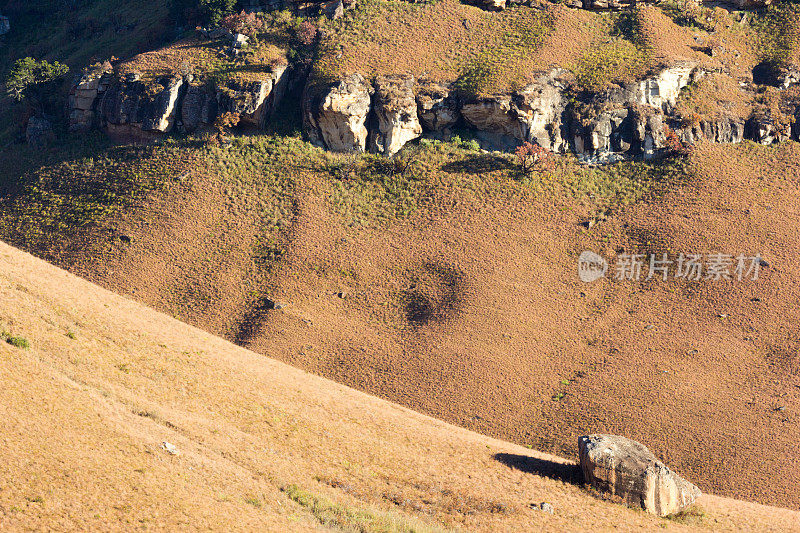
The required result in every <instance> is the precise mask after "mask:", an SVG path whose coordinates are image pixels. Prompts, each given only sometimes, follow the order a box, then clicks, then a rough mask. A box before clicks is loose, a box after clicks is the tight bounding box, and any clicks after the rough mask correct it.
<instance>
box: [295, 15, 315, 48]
mask: <svg viewBox="0 0 800 533" xmlns="http://www.w3.org/2000/svg"><path fill="white" fill-rule="evenodd" d="M316 38H317V27H316V26H314V24H312V23H311V22H310V21H308V20H304V21H303V22H301V23H300V25H299V26H298V27H297V39H298V40H299V41H300V42H301V43H303V44H304V45H306V46H308V45H310V44H312V43H313V42H314V41H315V40H316Z"/></svg>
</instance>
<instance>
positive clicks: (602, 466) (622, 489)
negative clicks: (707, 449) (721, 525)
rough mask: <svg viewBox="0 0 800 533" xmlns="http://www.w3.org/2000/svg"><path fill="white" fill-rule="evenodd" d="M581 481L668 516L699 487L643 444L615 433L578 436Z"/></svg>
mask: <svg viewBox="0 0 800 533" xmlns="http://www.w3.org/2000/svg"><path fill="white" fill-rule="evenodd" d="M578 450H579V457H580V464H581V469H582V470H583V475H584V480H585V482H586V483H588V484H590V485H591V486H592V487H594V488H596V489H598V490H601V491H604V492H609V493H611V494H613V495H616V496H619V497H621V498H622V499H623V500H624V501H625V502H626V503H627V504H628V505H629V506H631V507H641V508H642V509H644V510H645V511H647V512H648V513H651V514H654V515H658V516H668V515H671V514H675V513H678V512H680V511H681V510H683V509H685V508H687V507H688V506H690V505H691V504H693V503H694V501H695V500H696V499H697V498H698V496H700V489H698V488H697V487H696V486H695V485H693V484H692V483H690V482H688V481H686V480H685V479H683V478H682V477H680V476H679V475H678V474H676V473H674V472H672V471H671V470H670V469H669V468H667V466H666V465H664V463H662V462H661V461H659V460H658V459H657V458H656V456H655V455H653V453H652V452H650V450H648V449H647V448H646V447H645V446H644V445H642V444H640V443H638V442H636V441H634V440H631V439H627V438H625V437H620V436H617V435H588V436H584V437H580V438H579V439H578Z"/></svg>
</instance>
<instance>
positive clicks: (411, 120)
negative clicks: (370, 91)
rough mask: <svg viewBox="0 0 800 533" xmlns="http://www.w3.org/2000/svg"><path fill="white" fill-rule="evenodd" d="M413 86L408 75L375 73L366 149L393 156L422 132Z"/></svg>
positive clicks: (412, 79)
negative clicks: (370, 120)
mask: <svg viewBox="0 0 800 533" xmlns="http://www.w3.org/2000/svg"><path fill="white" fill-rule="evenodd" d="M414 86H415V84H414V78H413V77H412V76H378V78H377V79H376V80H375V97H374V102H373V104H372V108H373V112H374V117H375V119H374V121H375V123H374V126H373V128H372V132H371V133H372V134H371V136H370V151H373V152H378V153H382V154H385V155H394V154H396V153H397V152H398V151H399V150H400V149H401V148H402V147H403V145H405V144H406V143H407V142H408V141H410V140H413V139H416V138H417V137H419V136H420V135H422V125H421V124H420V122H419V118H418V116H417V100H416V98H415V97H414Z"/></svg>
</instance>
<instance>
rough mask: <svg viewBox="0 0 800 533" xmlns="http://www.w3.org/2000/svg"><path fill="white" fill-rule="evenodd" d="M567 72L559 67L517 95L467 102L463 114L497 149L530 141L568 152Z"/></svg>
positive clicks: (497, 96)
mask: <svg viewBox="0 0 800 533" xmlns="http://www.w3.org/2000/svg"><path fill="white" fill-rule="evenodd" d="M565 75H566V72H565V71H562V70H560V69H555V70H552V71H550V72H547V73H544V74H542V75H540V76H539V77H538V78H537V79H536V80H535V81H534V82H533V83H531V84H530V85H528V86H526V87H525V88H523V89H521V90H520V91H517V92H515V93H513V94H510V95H507V94H504V95H496V96H489V97H483V98H477V99H475V100H473V101H470V102H466V103H465V104H464V105H463V107H462V109H461V114H462V115H463V116H464V119H466V121H467V122H468V123H469V124H471V125H473V126H475V128H476V129H477V130H478V131H479V132H480V133H482V134H483V139H484V140H485V141H487V142H490V143H491V144H493V145H494V146H493V147H494V148H498V149H507V148H509V147H513V146H515V145H518V144H519V143H520V142H525V141H530V142H536V143H538V144H540V145H541V146H543V147H545V148H547V149H549V150H553V151H557V152H558V151H565V150H566V148H567V143H566V142H565V139H564V130H563V128H564V124H563V114H564V110H565V109H566V106H567V99H566V96H565V89H566V87H567V84H566V82H565V81H564V79H563V77H564V76H565Z"/></svg>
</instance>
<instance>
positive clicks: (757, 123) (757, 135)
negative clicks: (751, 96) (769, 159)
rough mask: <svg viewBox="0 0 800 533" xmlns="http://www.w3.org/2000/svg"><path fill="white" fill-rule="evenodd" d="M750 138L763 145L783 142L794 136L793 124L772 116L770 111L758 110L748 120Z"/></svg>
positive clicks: (747, 127)
mask: <svg viewBox="0 0 800 533" xmlns="http://www.w3.org/2000/svg"><path fill="white" fill-rule="evenodd" d="M746 130H748V131H749V134H748V138H750V139H752V140H754V141H755V142H757V143H759V144H763V145H769V144H774V143H781V142H785V141H788V140H789V139H791V137H792V126H791V124H789V123H782V122H781V121H779V120H776V119H774V118H773V117H772V115H771V114H770V113H769V112H756V113H755V114H754V115H753V116H752V117H751V118H750V120H748V121H747V124H746Z"/></svg>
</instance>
